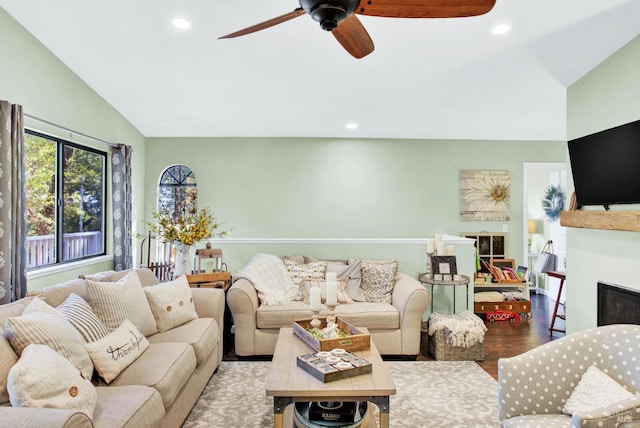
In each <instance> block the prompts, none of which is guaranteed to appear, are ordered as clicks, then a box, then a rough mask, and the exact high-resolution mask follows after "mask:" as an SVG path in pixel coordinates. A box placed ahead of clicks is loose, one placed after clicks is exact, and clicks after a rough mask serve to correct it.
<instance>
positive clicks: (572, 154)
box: [568, 120, 640, 209]
mask: <svg viewBox="0 0 640 428" xmlns="http://www.w3.org/2000/svg"><path fill="white" fill-rule="evenodd" d="M568 145H569V160H570V162H571V170H572V174H573V183H574V186H575V191H576V199H577V202H578V207H579V208H580V207H582V206H585V205H603V206H604V207H605V209H609V205H614V204H637V203H640V120H638V121H635V122H631V123H627V124H625V125H620V126H617V127H615V128H611V129H607V130H605V131H600V132H597V133H595V134H591V135H587V136H585V137H580V138H576V139H575V140H570V141H569V143H568Z"/></svg>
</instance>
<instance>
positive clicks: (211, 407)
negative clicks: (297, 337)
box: [183, 361, 499, 428]
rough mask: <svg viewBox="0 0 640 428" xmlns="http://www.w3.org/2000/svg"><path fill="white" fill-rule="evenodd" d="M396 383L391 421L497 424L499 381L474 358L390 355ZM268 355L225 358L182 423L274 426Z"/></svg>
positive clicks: (462, 427) (465, 426)
mask: <svg viewBox="0 0 640 428" xmlns="http://www.w3.org/2000/svg"><path fill="white" fill-rule="evenodd" d="M385 364H386V365H387V367H388V369H389V371H390V372H391V376H392V378H393V380H394V381H395V383H396V389H397V394H396V395H392V396H391V415H390V425H391V426H392V427H394V428H395V427H412V428H413V427H459V428H485V427H497V426H498V425H499V424H498V383H497V382H496V381H495V380H494V379H493V378H492V377H491V376H489V375H488V374H487V373H486V372H485V371H484V370H482V368H480V366H478V365H477V364H476V363H475V362H473V361H387V362H385ZM270 365H271V362H269V361H223V362H222V364H221V365H220V368H219V369H218V372H217V373H216V374H215V375H214V376H213V378H212V379H211V381H210V382H209V385H207V387H206V388H205V390H204V392H203V393H202V396H201V397H200V400H199V401H198V403H197V404H196V405H195V407H194V408H193V410H192V411H191V413H190V414H189V417H188V418H187V420H186V421H185V423H184V425H183V427H185V428H191V427H207V428H210V427H220V428H232V427H247V428H263V427H270V426H273V413H272V412H273V398H271V397H267V396H266V395H265V392H264V386H265V381H266V379H267V374H268V372H269V366H270Z"/></svg>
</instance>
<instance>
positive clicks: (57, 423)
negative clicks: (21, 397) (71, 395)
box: [0, 406, 93, 428]
mask: <svg viewBox="0 0 640 428" xmlns="http://www.w3.org/2000/svg"><path fill="white" fill-rule="evenodd" d="M0 421H2V423H1V424H0V425H2V426H3V427H5V428H24V427H29V428H59V427H60V428H76V427H78V428H83V427H87V428H91V427H93V423H92V422H91V419H89V417H88V416H87V415H85V414H84V413H82V412H78V411H77V410H70V409H45V408H38V407H10V406H9V407H0Z"/></svg>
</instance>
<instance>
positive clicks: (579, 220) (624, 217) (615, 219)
mask: <svg viewBox="0 0 640 428" xmlns="http://www.w3.org/2000/svg"><path fill="white" fill-rule="evenodd" d="M560 224H561V225H562V226H565V227H581V228H586V229H604V230H626V231H631V232H640V211H563V212H562V213H561V214H560Z"/></svg>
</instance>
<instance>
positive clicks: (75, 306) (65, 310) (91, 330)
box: [56, 293, 109, 342]
mask: <svg viewBox="0 0 640 428" xmlns="http://www.w3.org/2000/svg"><path fill="white" fill-rule="evenodd" d="M56 309H57V310H59V311H60V313H62V315H64V317H65V318H66V319H67V321H69V323H70V324H71V325H72V326H73V327H74V328H75V329H76V330H78V333H80V335H81V336H82V338H83V339H84V341H85V342H94V341H96V340H98V339H102V338H103V337H105V336H106V335H107V334H108V333H109V332H108V331H107V327H105V325H104V324H103V323H102V321H100V318H98V317H97V316H96V314H94V313H93V309H91V306H89V304H88V303H87V301H86V300H84V299H83V298H82V297H80V296H78V295H77V294H76V293H71V294H69V297H67V300H65V301H64V303H63V304H61V305H60V306H58V307H57V308H56Z"/></svg>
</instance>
